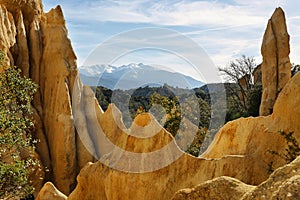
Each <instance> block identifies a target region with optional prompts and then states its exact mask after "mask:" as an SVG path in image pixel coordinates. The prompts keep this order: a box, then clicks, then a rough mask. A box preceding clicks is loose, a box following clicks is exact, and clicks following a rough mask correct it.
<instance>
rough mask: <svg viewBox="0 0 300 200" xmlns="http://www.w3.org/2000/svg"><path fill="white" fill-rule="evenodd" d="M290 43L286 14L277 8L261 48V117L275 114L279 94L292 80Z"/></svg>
mask: <svg viewBox="0 0 300 200" xmlns="http://www.w3.org/2000/svg"><path fill="white" fill-rule="evenodd" d="M289 41H290V36H289V34H288V32H287V26H286V20H285V15H284V12H283V10H282V9H281V8H277V9H276V10H275V12H274V14H273V15H272V17H271V19H270V20H269V22H268V26H267V29H266V31H265V34H264V38H263V43H262V46H261V54H262V56H263V63H262V64H261V70H262V87H263V94H262V100H261V105H260V115H261V116H266V115H269V114H271V113H272V112H273V106H274V103H275V101H276V99H277V97H278V94H279V93H280V91H281V90H282V88H283V87H284V85H285V84H286V83H287V82H288V81H289V80H290V78H291V63H290V58H289V54H290V43H289Z"/></svg>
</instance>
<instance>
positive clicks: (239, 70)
mask: <svg viewBox="0 0 300 200" xmlns="http://www.w3.org/2000/svg"><path fill="white" fill-rule="evenodd" d="M256 66H257V65H256V63H255V60H254V58H252V57H246V56H245V55H243V56H242V57H241V58H238V59H236V60H234V61H232V62H230V64H229V65H228V66H226V67H225V68H219V71H220V72H221V73H223V74H224V75H225V77H226V79H227V82H233V83H235V84H237V86H238V90H236V88H235V87H229V88H228V89H229V90H230V94H231V96H232V98H231V100H230V101H232V102H231V103H230V105H231V106H233V108H231V109H232V110H236V111H234V113H236V114H232V113H231V115H233V117H234V118H235V117H236V115H237V116H238V117H240V116H248V115H249V109H250V108H249V106H250V105H253V103H252V104H250V103H249V102H248V101H249V96H250V95H251V94H252V93H251V91H252V89H253V88H254V77H253V72H254V69H255V67H256ZM256 89H257V88H256ZM229 107H230V106H229ZM251 109H252V108H251ZM237 111H239V112H238V113H237Z"/></svg>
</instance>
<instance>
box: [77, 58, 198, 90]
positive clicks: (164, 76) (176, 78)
mask: <svg viewBox="0 0 300 200" xmlns="http://www.w3.org/2000/svg"><path fill="white" fill-rule="evenodd" d="M79 72H80V78H81V80H82V82H83V84H85V85H90V86H104V87H106V88H109V89H122V90H127V89H133V88H138V87H143V86H146V85H152V86H153V85H156V86H158V85H163V84H165V83H166V84H168V85H170V86H173V87H179V88H195V87H201V86H202V85H203V83H202V82H201V81H198V80H196V79H194V78H192V77H190V76H186V75H183V74H181V73H177V72H170V71H168V70H164V69H159V68H156V67H153V66H150V65H144V64H142V63H140V64H134V63H132V64H129V65H122V66H120V67H116V66H112V65H92V66H82V67H79Z"/></svg>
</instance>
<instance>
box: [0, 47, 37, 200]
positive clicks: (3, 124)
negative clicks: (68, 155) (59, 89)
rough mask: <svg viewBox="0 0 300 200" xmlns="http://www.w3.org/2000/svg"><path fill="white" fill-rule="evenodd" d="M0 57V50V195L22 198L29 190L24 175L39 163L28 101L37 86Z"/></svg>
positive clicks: (31, 189) (30, 191)
mask: <svg viewBox="0 0 300 200" xmlns="http://www.w3.org/2000/svg"><path fill="white" fill-rule="evenodd" d="M4 58H5V54H4V52H0V67H1V70H0V71H2V72H1V73H0V88H1V89H0V180H1V182H0V198H1V199H10V198H12V197H19V198H23V197H26V196H27V195H28V194H31V193H32V192H33V189H34V188H33V187H32V186H31V184H30V181H29V179H28V177H29V175H30V173H31V172H32V171H33V169H34V166H35V165H39V163H38V161H37V160H35V159H34V158H33V156H32V152H33V151H34V144H33V143H34V142H33V140H32V138H31V135H30V131H31V129H32V127H33V123H32V121H31V119H30V114H31V104H30V102H31V101H32V99H33V94H34V93H35V92H36V90H37V85H36V84H34V83H33V82H32V81H31V80H30V79H28V78H25V77H21V75H20V70H19V69H18V68H17V67H11V66H6V65H5V64H4V62H3V61H4Z"/></svg>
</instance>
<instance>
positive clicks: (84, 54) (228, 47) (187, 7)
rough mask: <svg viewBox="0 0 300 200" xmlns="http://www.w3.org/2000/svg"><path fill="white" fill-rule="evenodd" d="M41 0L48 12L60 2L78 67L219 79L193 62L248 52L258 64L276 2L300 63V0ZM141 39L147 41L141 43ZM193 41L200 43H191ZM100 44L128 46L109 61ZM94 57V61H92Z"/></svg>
mask: <svg viewBox="0 0 300 200" xmlns="http://www.w3.org/2000/svg"><path fill="white" fill-rule="evenodd" d="M43 3H44V10H45V11H46V12H47V11H49V10H50V9H51V8H55V7H56V5H61V7H62V9H63V12H64V16H65V19H66V24H67V28H68V31H69V37H70V39H71V41H72V45H73V48H74V50H75V53H76V55H77V58H78V61H77V62H78V66H81V65H87V64H93V63H95V62H97V63H98V64H113V65H116V66H120V65H124V64H129V63H144V64H150V65H157V66H165V67H166V68H168V69H170V70H171V71H177V72H181V73H183V74H186V75H189V76H191V77H193V78H196V79H201V80H204V79H207V80H206V82H215V81H216V80H213V79H214V78H213V76H212V77H209V75H205V73H206V72H205V71H209V70H210V68H207V67H206V68H205V67H204V68H200V67H199V66H196V67H195V65H201V64H199V63H196V64H195V62H196V61H195V60H194V59H196V57H197V58H198V59H200V60H204V61H203V63H205V64H203V63H202V65H206V64H207V63H208V62H209V61H211V63H213V65H214V66H217V67H224V66H226V65H228V64H229V63H230V61H232V60H234V59H237V58H240V57H241V56H242V55H246V56H249V57H254V58H255V59H256V63H257V64H259V63H260V62H261V60H262V57H261V53H260V47H261V43H262V38H263V34H264V31H265V28H266V26H267V22H268V19H269V18H270V17H271V15H272V13H273V12H274V10H275V8H276V7H278V6H280V7H282V8H283V10H284V11H285V14H286V19H287V27H288V32H289V34H290V36H291V38H290V44H291V54H290V58H291V62H292V63H296V64H300V11H299V7H300V1H299V0H264V1H262V0H251V1H245V0H211V1H209V0H198V1H193V0H172V1H171V0H160V1H159V0H131V1H128V0H43ZM151 28H152V29H151ZM159 29H161V30H162V31H161V33H162V34H164V33H165V32H169V33H170V35H171V34H175V35H177V36H178V37H177V36H176V37H171V39H170V38H169V39H168V38H167V39H166V40H161V39H159V40H156V39H155V37H157V33H158V32H159V31H158V30H159ZM149 30H150V31H149ZM137 34H140V35H137ZM158 34H159V33H158ZM129 35H131V36H129ZM132 35H133V36H135V37H136V38H140V40H138V41H137V40H136V39H135V38H134V37H132ZM181 36H183V37H181ZM142 38H144V39H145V41H143V42H141V41H142ZM124 40H127V42H126V43H125V44H126V45H128V43H130V42H131V43H138V44H140V45H143V46H141V48H138V45H130V46H126V48H125V47H123V46H122V45H120V44H121V43H122V42H121V43H120V42H119V41H124ZM146 40H147V41H146ZM179 40H180V41H179ZM189 40H190V41H189ZM149 41H151V42H152V43H151V45H152V46H151V45H150V46H151V47H153V48H143V47H149V44H150V42H149ZM189 42H191V44H192V42H194V43H195V44H197V45H198V47H195V46H193V45H192V46H187V45H186V44H187V43H189ZM104 44H109V45H107V46H109V47H112V46H113V45H114V44H115V45H116V46H114V48H110V50H108V49H107V48H103V46H105V45H104ZM122 44H124V43H122ZM162 44H163V45H162ZM145 45H146V46H145ZM147 45H148V46H147ZM162 47H164V48H162ZM98 48H102V49H101V50H102V52H104V51H106V52H107V50H108V51H113V50H112V49H122V48H124V49H123V50H124V51H123V50H119V51H118V50H116V51H115V52H114V54H111V55H109V56H112V55H114V56H115V59H112V60H108V59H102V58H103V57H104V56H100V57H99V54H98V58H97V56H95V55H96V54H95V52H96V51H97V49H98ZM195 48H199V49H198V50H199V51H198V50H197V51H196V50H195ZM125 50H127V52H126V51H125ZM193 50H195V51H193ZM201 50H203V52H202V51H201ZM200 51H201V52H202V53H200V54H197V55H196V54H195V53H191V52H198V53H199V52H200ZM124 52H125V53H124ZM118 53H119V55H118V56H116V55H117V54H118ZM93 54H94V57H93V56H91V55H93ZM191 54H193V55H191ZM109 56H107V58H108V57H109ZM93 58H94V60H93ZM96 58H97V59H96ZM109 58H110V57H109ZM91 60H93V62H89V61H91ZM208 60H209V61H208ZM192 61H195V62H192ZM107 62H109V63H107ZM207 65H209V64H207ZM191 66H193V67H191ZM195 68H198V70H197V69H195ZM199 69H200V72H199Z"/></svg>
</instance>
